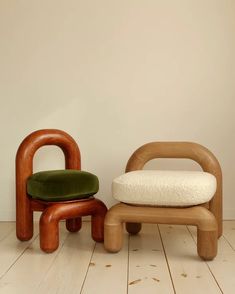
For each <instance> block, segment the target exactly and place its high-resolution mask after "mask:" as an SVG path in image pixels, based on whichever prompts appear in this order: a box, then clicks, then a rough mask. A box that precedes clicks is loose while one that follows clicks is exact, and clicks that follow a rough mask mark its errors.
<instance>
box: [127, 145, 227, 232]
mask: <svg viewBox="0 0 235 294" xmlns="http://www.w3.org/2000/svg"><path fill="white" fill-rule="evenodd" d="M154 158H187V159H192V160H194V161H196V162H197V163H198V164H199V165H200V166H201V168H202V169H203V170H204V171H205V172H208V173H211V174H213V175H214V176H215V177H216V180H217V190H216V193H215V195H214V197H213V198H212V199H211V201H210V202H209V209H210V211H211V212H212V213H213V214H214V215H215V217H216V219H217V222H218V236H221V234H222V171H221V167H220V164H219V162H218V160H217V159H216V157H215V156H214V154H213V153H212V152H211V151H209V150H208V149H207V148H205V147H204V146H202V145H199V144H197V143H192V142H151V143H147V144H145V145H143V146H141V147H140V148H138V149H137V150H136V151H135V152H134V153H133V154H132V156H131V157H130V159H129V160H128V163H127V166H126V172H130V171H134V170H140V169H142V168H143V167H144V165H145V164H146V163H147V162H148V161H149V160H151V159H154Z"/></svg>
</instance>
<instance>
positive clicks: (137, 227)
mask: <svg viewBox="0 0 235 294" xmlns="http://www.w3.org/2000/svg"><path fill="white" fill-rule="evenodd" d="M141 228H142V224H141V223H126V230H127V232H128V233H129V234H131V235H136V234H138V233H139V232H140V231H141Z"/></svg>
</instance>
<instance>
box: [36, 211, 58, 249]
mask: <svg viewBox="0 0 235 294" xmlns="http://www.w3.org/2000/svg"><path fill="white" fill-rule="evenodd" d="M56 212H57V206H56V205H55V206H54V205H53V206H50V207H48V208H47V209H45V210H44V212H43V213H42V214H41V217H40V223H39V231H40V234H39V236H40V247H41V249H42V250H43V251H44V252H46V253H51V252H53V251H55V250H56V249H57V248H58V247H59V221H60V218H59V217H58V216H57V215H56Z"/></svg>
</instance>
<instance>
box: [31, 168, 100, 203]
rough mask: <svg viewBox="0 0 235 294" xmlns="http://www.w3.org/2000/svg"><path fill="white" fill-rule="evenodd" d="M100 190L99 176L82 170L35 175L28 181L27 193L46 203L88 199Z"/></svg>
mask: <svg viewBox="0 0 235 294" xmlns="http://www.w3.org/2000/svg"><path fill="white" fill-rule="evenodd" d="M98 190H99V181H98V178H97V176H95V175H93V174H91V173H88V172H85V171H80V170H71V169H65V170H50V171H42V172H38V173H35V174H33V175H32V176H30V177H29V179H28V181H27V193H28V195H29V196H31V197H32V198H35V199H40V200H44V201H64V200H74V199H82V198H87V197H89V196H91V195H94V194H95V193H97V192H98Z"/></svg>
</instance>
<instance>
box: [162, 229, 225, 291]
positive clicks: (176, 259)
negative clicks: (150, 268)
mask: <svg viewBox="0 0 235 294" xmlns="http://www.w3.org/2000/svg"><path fill="white" fill-rule="evenodd" d="M159 228H160V233H161V237H162V240H163V245H164V248H165V252H166V256H167V260H168V263H169V267H170V271H171V275H172V279H173V283H174V287H175V290H176V293H180V294H184V293H185V294H188V293H191V294H194V293H195V294H198V293H207V294H209V293H211V294H216V293H221V290H220V288H219V287H218V285H217V283H216V281H215V279H214V278H213V275H212V274H211V272H210V270H209V269H208V267H207V264H206V263H205V262H204V261H203V260H201V259H200V258H199V257H198V256H197V249H196V244H195V242H194V241H193V238H192V236H191V234H190V233H189V231H188V229H187V227H186V226H169V225H159Z"/></svg>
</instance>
